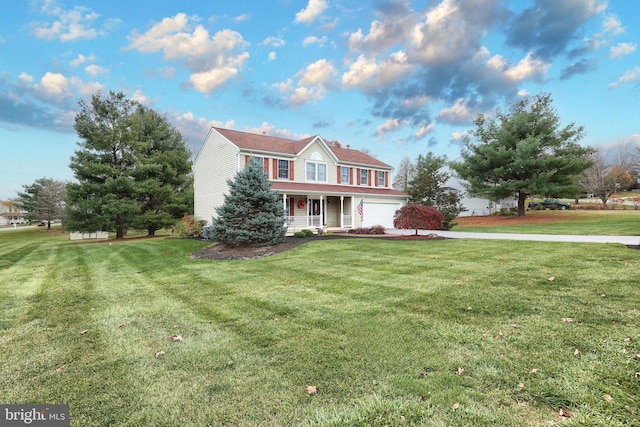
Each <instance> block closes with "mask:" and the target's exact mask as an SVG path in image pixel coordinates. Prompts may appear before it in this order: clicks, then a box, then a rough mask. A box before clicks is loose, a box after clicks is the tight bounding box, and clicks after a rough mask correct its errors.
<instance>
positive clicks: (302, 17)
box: [293, 0, 327, 24]
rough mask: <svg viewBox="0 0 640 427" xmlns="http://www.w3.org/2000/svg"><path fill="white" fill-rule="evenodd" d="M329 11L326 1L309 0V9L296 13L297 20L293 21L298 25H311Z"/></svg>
mask: <svg viewBox="0 0 640 427" xmlns="http://www.w3.org/2000/svg"><path fill="white" fill-rule="evenodd" d="M326 9H327V2H326V1H325V0H309V3H308V4H307V7H305V8H304V9H302V10H300V12H298V13H296V19H295V20H294V21H293V22H295V23H298V24H310V23H312V22H313V21H315V20H316V19H318V18H319V17H320V15H322V13H324V11H325V10H326Z"/></svg>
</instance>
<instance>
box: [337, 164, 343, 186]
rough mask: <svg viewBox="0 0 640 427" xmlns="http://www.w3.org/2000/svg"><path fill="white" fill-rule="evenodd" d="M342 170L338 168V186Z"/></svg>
mask: <svg viewBox="0 0 640 427" xmlns="http://www.w3.org/2000/svg"><path fill="white" fill-rule="evenodd" d="M341 172H342V168H340V166H338V184H340V179H341V178H342V174H341Z"/></svg>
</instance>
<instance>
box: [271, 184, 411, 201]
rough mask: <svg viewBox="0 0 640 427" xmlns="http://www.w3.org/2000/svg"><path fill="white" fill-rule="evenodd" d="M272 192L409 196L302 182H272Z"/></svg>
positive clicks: (374, 189)
mask: <svg viewBox="0 0 640 427" xmlns="http://www.w3.org/2000/svg"><path fill="white" fill-rule="evenodd" d="M271 188H272V189H273V190H278V191H279V192H293V193H304V194H331V195H350V194H360V195H370V196H382V197H406V198H408V197H409V195H408V194H406V193H403V192H402V191H398V190H394V189H391V188H379V187H352V186H348V185H330V184H307V183H304V182H286V181H273V182H272V183H271Z"/></svg>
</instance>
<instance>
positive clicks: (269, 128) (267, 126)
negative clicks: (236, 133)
mask: <svg viewBox="0 0 640 427" xmlns="http://www.w3.org/2000/svg"><path fill="white" fill-rule="evenodd" d="M245 131H246V132H249V133H257V134H262V135H269V136H275V137H278V138H285V139H293V140H300V139H304V138H307V137H308V136H310V135H308V134H297V133H294V132H291V131H290V130H288V129H276V127H275V126H274V125H272V124H271V123H269V122H262V125H261V126H259V127H256V128H247V129H245Z"/></svg>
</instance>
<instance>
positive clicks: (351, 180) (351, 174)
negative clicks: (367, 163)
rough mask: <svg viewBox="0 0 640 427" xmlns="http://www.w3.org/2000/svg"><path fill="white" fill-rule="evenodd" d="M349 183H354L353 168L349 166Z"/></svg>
mask: <svg viewBox="0 0 640 427" xmlns="http://www.w3.org/2000/svg"><path fill="white" fill-rule="evenodd" d="M349 184H351V185H353V168H349Z"/></svg>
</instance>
